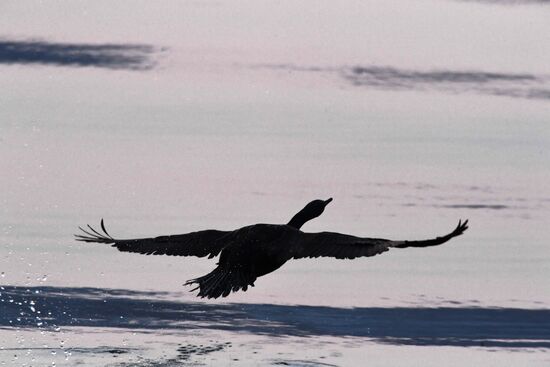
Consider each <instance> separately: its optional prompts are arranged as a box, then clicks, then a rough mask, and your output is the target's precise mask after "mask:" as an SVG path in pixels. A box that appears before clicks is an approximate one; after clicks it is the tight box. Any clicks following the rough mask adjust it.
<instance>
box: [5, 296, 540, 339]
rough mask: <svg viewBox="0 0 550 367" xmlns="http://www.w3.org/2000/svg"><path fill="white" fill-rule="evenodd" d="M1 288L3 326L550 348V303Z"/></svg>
mask: <svg viewBox="0 0 550 367" xmlns="http://www.w3.org/2000/svg"><path fill="white" fill-rule="evenodd" d="M0 292H1V296H0V328H14V327H20V328H30V329H32V328H37V329H44V328H46V329H56V328H58V327H65V326H73V327H81V328H83V327H101V328H127V329H139V330H142V331H143V330H144V331H151V332H154V331H160V330H163V332H166V331H170V330H172V331H176V330H193V329H207V330H225V331H234V332H247V333H253V334H259V335H269V336H302V337H309V336H339V337H347V336H353V337H366V338H369V339H372V340H373V341H376V342H381V343H389V344H397V345H431V346H434V345H442V346H463V347H474V346H475V347H479V346H485V347H493V348H494V347H504V348H550V309H518V308H476V307H463V308H461V307H441V308H413V307H396V308H379V307H367V308H337V307H321V306H299V305H294V306H293V305H273V304H216V303H202V302H179V301H174V300H168V299H166V296H167V295H168V294H166V293H157V292H138V291H131V290H112V289H99V288H62V287H31V288H26V287H13V286H5V287H2V289H0ZM172 296H173V295H172Z"/></svg>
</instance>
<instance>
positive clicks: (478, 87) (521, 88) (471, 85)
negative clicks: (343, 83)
mask: <svg viewBox="0 0 550 367" xmlns="http://www.w3.org/2000/svg"><path fill="white" fill-rule="evenodd" d="M252 68H268V69H274V70H283V71H290V72H316V73H336V74H338V75H341V76H342V77H343V78H344V79H345V80H347V81H348V82H350V83H351V84H353V85H355V86H359V87H369V88H376V89H383V90H416V91H441V92H447V93H481V94H488V95H494V96H505V97H513V98H526V99H542V100H548V99H550V77H548V76H546V75H537V74H530V73H498V72H488V71H476V70H472V71H465V70H413V69H401V68H396V67H390V66H379V65H370V66H355V67H345V66H342V67H317V66H297V65H293V64H262V65H255V66H253V67H252Z"/></svg>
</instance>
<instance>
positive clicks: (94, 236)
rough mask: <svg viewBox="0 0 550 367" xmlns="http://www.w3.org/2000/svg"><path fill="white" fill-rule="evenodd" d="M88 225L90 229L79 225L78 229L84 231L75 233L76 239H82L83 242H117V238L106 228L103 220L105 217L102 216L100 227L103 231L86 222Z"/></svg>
mask: <svg viewBox="0 0 550 367" xmlns="http://www.w3.org/2000/svg"><path fill="white" fill-rule="evenodd" d="M86 227H88V230H86V229H84V228H82V227H80V226H78V229H80V231H81V232H82V233H80V234H75V235H74V237H75V240H77V241H81V242H96V243H114V242H115V239H114V238H113V237H111V235H110V234H109V233H108V232H107V230H106V229H105V223H104V222H103V218H101V222H100V227H101V230H102V231H103V233H101V232H99V231H98V230H96V229H95V228H94V227H92V226H90V225H89V224H86Z"/></svg>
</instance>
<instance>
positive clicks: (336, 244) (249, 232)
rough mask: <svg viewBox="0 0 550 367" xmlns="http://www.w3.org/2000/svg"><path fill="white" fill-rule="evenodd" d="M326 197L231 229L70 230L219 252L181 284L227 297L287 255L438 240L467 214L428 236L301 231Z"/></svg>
mask: <svg viewBox="0 0 550 367" xmlns="http://www.w3.org/2000/svg"><path fill="white" fill-rule="evenodd" d="M331 201H332V198H330V199H328V200H314V201H312V202H310V203H309V204H307V205H306V206H305V207H304V208H303V209H302V210H300V211H299V212H298V213H297V214H296V215H295V216H294V217H292V219H291V220H290V222H288V224H254V225H250V226H246V227H243V228H239V229H236V230H234V231H219V230H214V229H209V230H205V231H198V232H191V233H186V234H180V235H172V236H160V237H154V238H139V239H125V240H123V239H115V238H113V237H111V235H109V233H108V232H107V230H106V229H105V225H104V223H103V219H102V220H101V231H102V232H103V233H101V232H99V231H98V230H95V229H94V228H93V227H91V226H90V225H88V226H87V229H84V228H81V227H79V228H80V230H81V231H82V232H83V234H77V235H75V237H76V239H77V240H79V241H84V242H97V243H106V244H111V245H112V246H113V247H116V248H118V249H119V250H120V251H125V252H137V253H140V254H145V255H171V256H197V257H204V256H208V258H213V257H216V256H218V255H220V258H219V261H218V264H217V265H218V266H217V267H216V268H215V269H214V270H213V271H212V272H210V273H208V274H206V275H204V276H202V277H199V278H195V279H191V280H188V281H187V282H186V283H185V285H191V284H197V286H196V287H195V288H193V289H192V290H191V291H194V290H196V289H199V293H198V296H199V297H207V298H218V297H226V296H227V295H229V293H231V292H232V291H233V292H236V291H238V290H241V289H242V290H243V291H246V290H247V289H248V287H249V286H254V282H255V280H256V279H257V278H258V277H260V276H262V275H265V274H268V273H271V272H272V271H275V270H277V269H278V268H280V267H281V266H282V265H283V264H284V263H286V262H287V261H288V260H291V259H301V258H307V257H320V256H323V257H334V258H337V259H354V258H356V257H362V256H374V255H378V254H380V253H382V252H385V251H388V250H389V249H390V248H392V247H395V248H405V247H428V246H436V245H440V244H442V243H444V242H447V241H448V240H450V239H451V238H453V237H456V236H459V235H461V234H462V233H463V232H464V231H465V230H466V229H467V228H468V220H466V221H464V222H463V223H462V222H461V221H459V222H458V226H457V227H456V228H455V230H454V231H452V232H451V233H449V234H447V235H445V236H442V237H436V238H433V239H429V240H421V241H392V240H386V239H381V238H365V237H356V236H351V235H347V234H341V233H334V232H320V233H305V232H302V231H301V230H300V228H301V227H302V226H303V225H304V223H306V222H307V221H309V220H311V219H313V218H316V217H318V216H320V215H321V214H322V213H323V211H324V210H325V207H326V206H327V204H328V203H330V202H331Z"/></svg>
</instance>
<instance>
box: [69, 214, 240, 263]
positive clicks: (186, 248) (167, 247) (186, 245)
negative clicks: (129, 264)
mask: <svg viewBox="0 0 550 367" xmlns="http://www.w3.org/2000/svg"><path fill="white" fill-rule="evenodd" d="M78 228H79V229H80V230H81V231H82V232H83V233H82V234H75V237H76V240H78V241H83V242H97V243H106V244H110V245H112V246H113V247H116V248H118V249H119V250H120V251H124V252H137V253H140V254H145V255H171V256H197V257H204V256H208V258H212V257H215V256H217V255H218V254H219V253H220V251H221V250H222V249H223V248H224V246H225V245H226V244H227V242H226V241H224V237H225V236H227V235H228V234H230V233H231V232H230V231H218V230H215V229H209V230H205V231H198V232H191V233H186V234H178V235H172V236H160V237H154V238H137V239H127V240H119V239H115V238H113V237H111V235H110V234H109V233H108V232H107V230H106V229H105V225H104V223H103V219H102V220H101V232H103V233H101V232H99V231H97V230H95V229H94V228H93V227H91V226H90V225H87V229H84V228H82V227H78Z"/></svg>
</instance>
